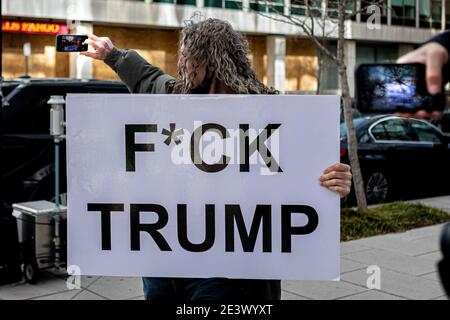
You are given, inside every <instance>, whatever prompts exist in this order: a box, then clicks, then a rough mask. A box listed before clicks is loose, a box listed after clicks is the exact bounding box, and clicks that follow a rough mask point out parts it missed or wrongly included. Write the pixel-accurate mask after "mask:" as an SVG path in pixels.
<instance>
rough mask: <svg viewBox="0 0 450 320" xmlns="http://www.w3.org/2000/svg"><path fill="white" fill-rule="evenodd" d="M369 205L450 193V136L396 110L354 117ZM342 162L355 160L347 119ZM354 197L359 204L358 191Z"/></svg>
mask: <svg viewBox="0 0 450 320" xmlns="http://www.w3.org/2000/svg"><path fill="white" fill-rule="evenodd" d="M354 124H355V131H356V136H357V139H358V156H359V161H360V165H361V171H362V175H363V179H364V184H365V190H366V196H367V200H368V203H369V204H376V203H384V202H387V201H392V200H406V199H411V198H416V197H427V196H436V195H442V194H449V193H450V183H449V181H450V180H449V178H450V148H449V138H448V137H446V136H445V135H444V134H443V133H442V132H441V131H440V130H439V129H438V128H437V127H435V126H434V125H432V124H431V123H429V122H427V121H424V120H418V119H406V118H400V117H397V116H392V115H377V116H367V117H361V118H356V119H354ZM341 161H343V162H345V163H349V158H348V149H347V135H346V126H345V124H344V123H342V124H341ZM348 201H349V202H350V203H354V195H353V196H352V195H351V196H350V197H349V199H348Z"/></svg>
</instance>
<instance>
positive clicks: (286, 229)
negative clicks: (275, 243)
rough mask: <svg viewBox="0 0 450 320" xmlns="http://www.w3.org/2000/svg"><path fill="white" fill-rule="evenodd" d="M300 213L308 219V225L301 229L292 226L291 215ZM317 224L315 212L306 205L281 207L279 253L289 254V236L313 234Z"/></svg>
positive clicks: (317, 217) (317, 219) (317, 218)
mask: <svg viewBox="0 0 450 320" xmlns="http://www.w3.org/2000/svg"><path fill="white" fill-rule="evenodd" d="M293 213H300V214H304V215H306V216H307V217H308V223H307V224H306V225H304V226H302V227H293V226H292V214H293ZM318 224H319V216H318V215H317V211H316V210H315V209H314V208H313V207H310V206H306V205H282V206H281V252H291V251H292V250H291V236H292V235H294V234H297V235H304V234H310V233H313V232H314V230H316V228H317V225H318Z"/></svg>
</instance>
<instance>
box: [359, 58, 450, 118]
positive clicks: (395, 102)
mask: <svg viewBox="0 0 450 320" xmlns="http://www.w3.org/2000/svg"><path fill="white" fill-rule="evenodd" d="M355 80H356V81H355V82H356V104H357V108H358V110H359V111H360V112H363V113H394V112H409V113H415V112H416V111H418V110H425V111H428V112H431V111H442V110H444V109H445V104H446V96H445V94H443V93H441V94H437V95H431V94H430V93H429V92H428V90H427V85H426V81H425V65H423V64H419V63H416V64H362V65H360V66H359V67H358V69H357V70H356V74H355ZM441 92H444V87H442V91H441Z"/></svg>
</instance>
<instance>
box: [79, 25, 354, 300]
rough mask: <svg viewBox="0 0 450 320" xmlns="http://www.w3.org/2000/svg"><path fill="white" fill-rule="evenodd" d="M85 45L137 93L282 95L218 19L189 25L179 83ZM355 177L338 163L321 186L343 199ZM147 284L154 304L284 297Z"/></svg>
mask: <svg viewBox="0 0 450 320" xmlns="http://www.w3.org/2000/svg"><path fill="white" fill-rule="evenodd" d="M86 43H87V44H89V45H90V46H92V47H93V49H94V50H95V52H83V53H82V54H83V55H85V56H88V57H91V58H94V59H99V60H104V61H105V63H106V64H108V65H109V66H110V67H111V68H112V69H113V70H114V71H115V72H116V73H117V74H118V75H119V77H120V79H121V80H122V81H123V82H124V83H125V84H126V85H127V86H128V88H129V90H130V91H131V92H133V93H179V94H209V93H213V94H277V93H278V92H277V91H276V90H275V89H273V88H269V87H267V86H265V85H264V84H263V83H262V82H261V81H259V80H258V78H257V77H256V74H255V72H254V71H253V70H252V68H251V64H250V60H249V59H248V53H249V47H248V42H247V41H246V39H245V38H244V37H243V36H242V35H241V34H240V33H239V32H237V31H235V30H234V29H233V28H232V27H231V25H230V24H229V23H228V22H226V21H222V20H219V19H207V20H204V21H201V22H196V23H194V22H190V23H187V25H186V26H185V27H184V28H183V29H182V31H181V38H180V44H179V55H178V56H179V60H178V65H177V67H178V68H177V69H178V79H174V78H173V77H171V76H169V75H167V74H165V73H164V72H163V71H162V70H161V69H159V68H157V67H155V66H153V65H151V64H150V63H148V62H147V61H145V59H143V58H142V57H141V56H140V55H139V54H138V53H136V52H135V51H133V50H121V49H117V48H115V47H114V45H113V44H112V42H111V40H110V39H109V38H107V37H97V36H95V35H89V39H88V40H86ZM351 178H352V175H351V173H350V167H349V166H347V165H345V164H339V163H337V164H334V165H332V166H330V167H328V168H327V169H325V171H324V173H323V175H322V176H321V177H320V184H321V185H322V186H323V187H326V188H328V189H330V190H332V191H334V192H337V193H339V194H340V195H341V196H342V197H344V196H346V195H347V194H348V193H349V192H350V186H351ZM180 267H182V266H180ZM256 267H257V266H255V268H256ZM143 282H144V294H145V298H146V299H149V300H155V299H174V298H175V299H182V300H231V299H245V300H278V299H280V297H281V285H280V281H279V280H242V279H227V278H154V277H145V278H143Z"/></svg>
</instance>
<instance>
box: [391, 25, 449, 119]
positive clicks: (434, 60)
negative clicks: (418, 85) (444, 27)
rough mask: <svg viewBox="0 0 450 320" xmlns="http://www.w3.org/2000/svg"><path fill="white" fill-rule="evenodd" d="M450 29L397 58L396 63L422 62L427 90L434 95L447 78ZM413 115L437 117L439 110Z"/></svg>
mask: <svg viewBox="0 0 450 320" xmlns="http://www.w3.org/2000/svg"><path fill="white" fill-rule="evenodd" d="M449 52H450V31H446V32H443V33H441V34H439V35H437V36H436V37H434V38H431V39H430V40H429V41H427V42H426V43H425V44H424V45H422V46H421V47H420V48H418V49H416V50H414V51H411V52H409V53H407V54H405V55H404V56H402V57H400V58H399V59H398V60H397V63H422V64H424V65H425V66H426V82H427V88H428V92H430V94H432V95H435V94H438V93H440V92H441V88H442V84H443V82H446V81H448V80H449V76H450V74H449V73H450V64H449V63H448V62H449ZM403 115H404V116H414V117H418V118H438V117H440V115H441V112H438V111H436V112H433V113H431V114H428V113H427V112H426V111H424V110H420V111H418V112H417V113H416V114H415V115H411V114H403Z"/></svg>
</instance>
